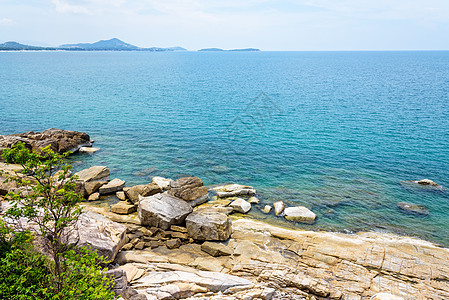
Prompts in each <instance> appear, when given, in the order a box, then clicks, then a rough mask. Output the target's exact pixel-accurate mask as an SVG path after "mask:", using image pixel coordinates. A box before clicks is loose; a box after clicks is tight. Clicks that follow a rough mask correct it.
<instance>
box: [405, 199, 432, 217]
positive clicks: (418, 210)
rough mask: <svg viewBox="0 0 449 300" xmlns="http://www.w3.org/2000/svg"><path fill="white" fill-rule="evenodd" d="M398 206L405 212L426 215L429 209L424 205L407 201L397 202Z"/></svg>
mask: <svg viewBox="0 0 449 300" xmlns="http://www.w3.org/2000/svg"><path fill="white" fill-rule="evenodd" d="M397 206H398V208H399V209H400V210H402V211H404V212H406V213H409V214H415V215H423V216H427V215H429V214H430V212H429V209H428V208H427V207H425V206H424V205H419V204H413V203H408V202H399V203H398V204H397Z"/></svg>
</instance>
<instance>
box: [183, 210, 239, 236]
mask: <svg viewBox="0 0 449 300" xmlns="http://www.w3.org/2000/svg"><path fill="white" fill-rule="evenodd" d="M186 227H187V233H188V235H189V236H190V237H191V238H193V239H195V240H201V241H226V240H227V239H229V237H230V236H231V233H232V223H231V220H229V218H228V216H227V215H226V214H224V213H220V212H216V211H213V210H199V211H196V212H193V213H191V214H190V215H189V216H187V218H186Z"/></svg>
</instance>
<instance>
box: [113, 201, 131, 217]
mask: <svg viewBox="0 0 449 300" xmlns="http://www.w3.org/2000/svg"><path fill="white" fill-rule="evenodd" d="M136 210H137V207H136V205H135V204H130V203H128V202H125V201H120V202H118V203H116V204H114V205H112V206H111V211H112V212H113V213H116V214H119V215H129V214H131V213H133V212H135V211H136Z"/></svg>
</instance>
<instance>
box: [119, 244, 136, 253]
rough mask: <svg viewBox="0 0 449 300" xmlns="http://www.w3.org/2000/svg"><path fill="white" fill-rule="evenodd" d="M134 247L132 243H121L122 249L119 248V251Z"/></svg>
mask: <svg viewBox="0 0 449 300" xmlns="http://www.w3.org/2000/svg"><path fill="white" fill-rule="evenodd" d="M133 247H134V245H133V244H132V243H127V244H125V245H123V247H122V249H120V250H121V251H128V250H131V249H132V248H133Z"/></svg>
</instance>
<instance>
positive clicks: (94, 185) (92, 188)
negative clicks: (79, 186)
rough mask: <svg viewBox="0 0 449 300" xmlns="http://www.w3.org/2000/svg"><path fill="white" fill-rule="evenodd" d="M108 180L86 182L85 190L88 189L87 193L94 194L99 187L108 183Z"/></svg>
mask: <svg viewBox="0 0 449 300" xmlns="http://www.w3.org/2000/svg"><path fill="white" fill-rule="evenodd" d="M106 183H107V181H90V182H85V183H84V190H85V191H86V194H87V195H92V194H93V193H95V192H96V191H98V189H99V188H100V187H101V186H102V185H104V184H106Z"/></svg>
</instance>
